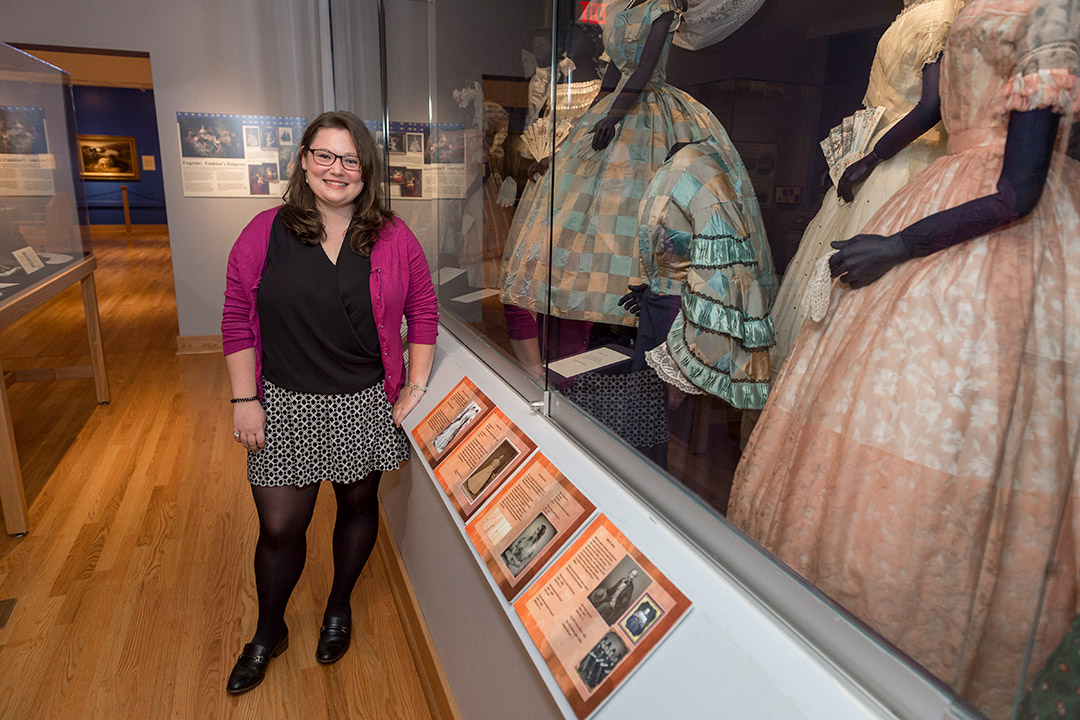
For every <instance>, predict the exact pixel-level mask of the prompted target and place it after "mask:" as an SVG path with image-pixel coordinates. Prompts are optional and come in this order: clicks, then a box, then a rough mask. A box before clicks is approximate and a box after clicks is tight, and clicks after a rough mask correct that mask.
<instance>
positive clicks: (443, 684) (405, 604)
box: [378, 502, 461, 720]
mask: <svg viewBox="0 0 1080 720" xmlns="http://www.w3.org/2000/svg"><path fill="white" fill-rule="evenodd" d="M389 528H390V522H389V521H388V520H387V519H386V513H385V511H384V510H383V507H382V503H381V502H380V503H379V543H378V544H379V548H380V553H381V554H382V559H383V565H385V566H386V574H387V576H388V577H389V580H390V591H391V592H392V593H393V595H394V604H395V605H397V611H398V617H399V618H400V619H401V626H402V627H403V628H404V629H405V639H406V641H407V642H408V643H409V650H410V651H411V652H412V656H413V663H414V664H415V665H416V672H417V674H418V675H419V676H420V684H421V685H423V687H424V699H425V700H426V701H427V706H428V712H429V713H431V718H432V720H461V713H460V712H459V711H458V707H457V703H456V702H455V701H454V693H453V691H452V690H451V689H450V682H449V681H448V680H447V679H446V673H444V672H443V669H442V663H441V662H439V654H438V653H437V652H436V650H435V643H434V642H433V641H432V639H431V633H429V632H428V629H427V623H425V622H424V613H423V611H422V610H421V609H420V602H419V601H418V600H417V599H416V593H415V592H413V587H412V583H411V582H410V581H409V573H408V571H407V570H406V569H405V562H404V561H403V560H402V559H401V552H400V551H399V550H398V546H397V541H396V540H394V536H393V534H392V533H391V532H390V529H389Z"/></svg>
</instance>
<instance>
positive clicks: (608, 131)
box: [589, 115, 619, 150]
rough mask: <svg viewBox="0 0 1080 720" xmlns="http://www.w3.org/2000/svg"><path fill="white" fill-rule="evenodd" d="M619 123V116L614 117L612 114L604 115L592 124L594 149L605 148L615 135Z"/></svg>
mask: <svg viewBox="0 0 1080 720" xmlns="http://www.w3.org/2000/svg"><path fill="white" fill-rule="evenodd" d="M618 124H619V120H618V119H617V118H613V117H611V116H610V115H605V116H604V117H602V118H601V119H600V120H599V121H598V122H597V123H596V124H595V125H593V126H592V130H590V131H589V132H591V133H592V134H593V137H592V149H593V150H603V149H604V148H606V147H607V146H608V144H609V143H610V142H611V141H612V139H613V138H614V137H615V126H616V125H618Z"/></svg>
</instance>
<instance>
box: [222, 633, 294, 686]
mask: <svg viewBox="0 0 1080 720" xmlns="http://www.w3.org/2000/svg"><path fill="white" fill-rule="evenodd" d="M288 648H289V631H288V630H287V629H286V630H285V633H284V634H283V635H282V636H281V639H280V640H278V642H277V645H275V646H274V647H273V649H270V648H268V647H267V646H265V645H260V644H258V643H248V644H247V645H244V650H243V652H241V653H240V657H239V659H237V661H236V665H234V666H233V669H232V672H231V673H229V682H228V684H227V685H226V686H225V690H226V691H227V692H230V693H232V694H233V695H239V694H240V693H245V692H247V691H248V690H250V689H251V688H253V687H255V686H256V685H258V684H259V683H261V682H262V681H263V678H264V677H266V666H267V665H269V664H270V659H271V658H276V657H277V656H278V655H280V654H281V653H283V652H285V651H286V650H287V649H288Z"/></svg>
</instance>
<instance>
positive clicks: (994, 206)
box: [829, 108, 1061, 288]
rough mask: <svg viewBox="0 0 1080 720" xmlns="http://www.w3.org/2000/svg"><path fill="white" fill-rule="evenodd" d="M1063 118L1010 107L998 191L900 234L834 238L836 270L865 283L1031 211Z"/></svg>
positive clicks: (832, 260)
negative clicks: (908, 260) (1019, 110)
mask: <svg viewBox="0 0 1080 720" xmlns="http://www.w3.org/2000/svg"><path fill="white" fill-rule="evenodd" d="M1060 123H1061V116H1059V115H1057V114H1056V113H1054V111H1053V110H1051V109H1049V108H1040V109H1038V110H1027V111H1024V112H1018V111H1013V112H1011V113H1009V129H1008V132H1007V133H1006V138H1005V159H1004V162H1003V164H1002V168H1001V175H1000V177H998V182H997V192H995V193H993V194H991V195H986V196H984V197H980V198H975V199H974V200H970V201H968V202H966V203H963V204H962V205H957V206H955V207H951V208H948V209H947V210H942V211H941V212H937V213H934V214H933V215H930V216H929V217H926V218H923V219H922V220H919V221H918V222H916V223H914V224H912V225H909V226H907V227H906V228H904V229H903V230H901V231H900V232H898V233H896V234H895V235H890V236H888V237H882V236H880V235H857V236H855V237H853V238H851V239H850V240H838V241H836V242H834V243H832V246H833V247H834V248H836V249H837V251H838V252H837V253H836V254H834V255H833V256H831V257H830V258H829V267H830V268H831V270H832V276H833V277H839V278H840V279H841V280H843V281H844V282H846V283H848V284H849V285H851V287H853V288H858V287H863V286H865V285H869V284H870V283H872V282H874V281H875V280H877V279H878V278H879V277H881V276H882V275H884V274H885V273H886V272H887V271H888V270H889V269H890V268H892V267H893V266H894V265H897V264H899V263H902V262H904V261H905V260H907V259H909V258H913V257H925V256H927V255H930V254H931V253H935V252H939V251H941V250H944V249H946V248H949V247H952V246H953V245H956V244H958V243H962V242H967V241H968V240H971V239H972V238H976V237H980V236H982V235H986V234H987V233H990V232H993V231H994V230H997V229H998V228H1000V227H1004V226H1005V225H1008V224H1009V223H1012V222H1016V221H1017V220H1018V219H1020V218H1022V217H1024V216H1026V215H1027V214H1028V213H1030V212H1031V211H1032V210H1034V209H1035V206H1036V205H1037V204H1038V202H1039V198H1040V196H1041V195H1042V191H1043V186H1044V185H1045V183H1046V177H1047V174H1048V173H1049V170H1050V160H1051V157H1052V155H1053V151H1054V142H1055V139H1056V138H1057V132H1058V126H1059V125H1060Z"/></svg>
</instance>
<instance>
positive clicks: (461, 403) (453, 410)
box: [412, 377, 495, 468]
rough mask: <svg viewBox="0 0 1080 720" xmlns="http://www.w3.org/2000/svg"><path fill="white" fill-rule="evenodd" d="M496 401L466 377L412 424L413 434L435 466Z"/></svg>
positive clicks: (421, 450) (427, 458)
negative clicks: (415, 423)
mask: <svg viewBox="0 0 1080 720" xmlns="http://www.w3.org/2000/svg"><path fill="white" fill-rule="evenodd" d="M494 407H495V403H494V402H493V401H492V400H491V398H489V397H488V396H487V395H485V394H484V393H483V392H482V391H481V390H480V388H478V387H476V384H475V383H474V382H473V381H472V380H470V379H469V378H467V377H465V378H462V379H461V382H459V383H458V384H457V385H455V386H454V389H453V390H451V391H450V392H449V393H447V395H446V397H444V398H443V399H442V400H440V401H439V404H438V405H436V406H435V407H434V408H433V409H432V411H431V412H429V413H428V414H427V416H426V417H425V418H424V419H423V420H421V421H420V423H419V424H418V425H417V426H416V427H415V428H413V431H412V436H413V439H414V440H416V444H417V445H418V446H419V447H420V452H421V453H422V454H423V455H424V459H425V460H427V462H428V465H430V466H431V467H432V468H434V467H435V466H436V465H438V464H439V462H440V461H442V459H443V458H444V457H446V455H447V454H448V453H449V452H450V451H451V450H452V449H453V448H454V447H455V446H456V445H457V444H458V443H459V442H460V441H461V440H462V439H463V438H464V437H465V436H466V435H468V434H469V431H470V430H472V429H473V427H475V426H476V425H477V424H478V423H479V422H480V420H482V419H483V417H484V416H485V415H487V414H488V412H490V411H491V410H492V409H493V408H494Z"/></svg>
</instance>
